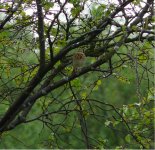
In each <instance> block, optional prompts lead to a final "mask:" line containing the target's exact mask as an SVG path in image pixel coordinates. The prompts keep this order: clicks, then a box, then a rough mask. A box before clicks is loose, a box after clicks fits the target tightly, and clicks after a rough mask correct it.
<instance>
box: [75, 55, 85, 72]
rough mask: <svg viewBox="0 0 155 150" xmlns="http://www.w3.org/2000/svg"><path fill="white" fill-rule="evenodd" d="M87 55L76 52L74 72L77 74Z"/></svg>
mask: <svg viewBox="0 0 155 150" xmlns="http://www.w3.org/2000/svg"><path fill="white" fill-rule="evenodd" d="M85 58H86V56H85V54H84V53H83V52H75V53H74V55H73V72H75V73H76V72H77V71H78V70H79V69H80V68H81V67H82V66H83V64H84V62H85Z"/></svg>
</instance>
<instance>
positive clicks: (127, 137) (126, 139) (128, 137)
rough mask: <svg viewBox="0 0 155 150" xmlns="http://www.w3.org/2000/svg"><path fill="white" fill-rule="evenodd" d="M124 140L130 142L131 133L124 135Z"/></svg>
mask: <svg viewBox="0 0 155 150" xmlns="http://www.w3.org/2000/svg"><path fill="white" fill-rule="evenodd" d="M125 141H126V142H128V143H130V142H131V135H130V134H128V135H126V137H125Z"/></svg>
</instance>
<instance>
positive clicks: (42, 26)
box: [36, 0, 45, 69]
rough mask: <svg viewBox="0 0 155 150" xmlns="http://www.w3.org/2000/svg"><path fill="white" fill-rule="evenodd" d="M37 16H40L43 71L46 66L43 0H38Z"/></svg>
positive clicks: (40, 45)
mask: <svg viewBox="0 0 155 150" xmlns="http://www.w3.org/2000/svg"><path fill="white" fill-rule="evenodd" d="M36 4H37V14H38V34H39V48H40V68H41V69H43V67H44V65H45V37H44V17H43V11H42V3H41V0H36Z"/></svg>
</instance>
